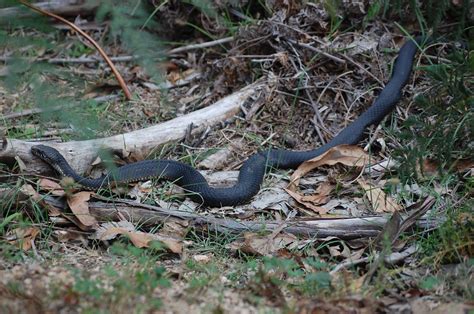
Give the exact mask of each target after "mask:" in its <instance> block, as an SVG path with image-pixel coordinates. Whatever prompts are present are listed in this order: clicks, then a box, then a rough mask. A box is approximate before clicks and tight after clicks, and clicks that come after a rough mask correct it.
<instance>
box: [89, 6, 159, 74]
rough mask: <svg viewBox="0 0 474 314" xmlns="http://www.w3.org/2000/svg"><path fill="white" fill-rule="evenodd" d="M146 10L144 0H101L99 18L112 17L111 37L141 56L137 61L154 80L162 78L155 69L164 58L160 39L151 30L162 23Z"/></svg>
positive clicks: (98, 19) (110, 18)
mask: <svg viewBox="0 0 474 314" xmlns="http://www.w3.org/2000/svg"><path fill="white" fill-rule="evenodd" d="M147 9H148V7H147V6H146V4H144V3H143V2H137V1H131V0H129V1H116V0H107V1H101V2H100V6H99V8H98V9H97V12H96V20H97V21H98V22H103V21H104V20H105V19H107V20H110V34H111V37H110V38H109V40H114V41H118V42H120V43H121V45H122V46H123V47H124V48H126V49H127V50H128V51H129V52H130V53H131V54H133V55H135V56H137V57H138V63H139V64H140V65H141V66H142V67H143V69H144V70H145V71H146V72H147V74H148V75H150V77H151V78H152V79H154V80H155V81H161V80H162V75H161V73H160V72H158V71H157V70H154V69H156V68H157V67H156V63H157V61H158V60H159V59H163V58H164V54H163V53H162V52H163V51H164V47H163V45H162V44H161V42H160V40H159V39H158V38H156V36H154V35H153V34H152V33H150V32H149V31H148V30H153V29H157V28H158V27H159V25H158V23H157V22H156V21H154V20H152V19H150V18H149V17H150V14H149V10H147ZM160 52H161V53H160Z"/></svg>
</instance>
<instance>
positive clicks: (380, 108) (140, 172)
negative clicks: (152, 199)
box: [31, 38, 422, 206]
mask: <svg viewBox="0 0 474 314" xmlns="http://www.w3.org/2000/svg"><path fill="white" fill-rule="evenodd" d="M421 40H422V39H421V38H416V39H415V41H416V42H421ZM415 41H413V40H409V41H407V42H406V43H405V44H404V45H403V47H402V48H401V49H400V51H399V53H398V57H397V60H396V61H395V64H394V67H393V73H392V77H391V78H390V81H389V82H388V83H387V85H386V86H385V88H384V89H383V90H382V92H381V93H380V95H379V96H378V97H377V99H376V100H375V102H374V103H373V104H372V105H371V106H370V107H369V108H368V109H367V111H365V112H364V113H363V114H361V115H360V117H358V118H357V119H356V120H355V121H354V122H352V123H351V124H349V125H348V126H347V127H346V128H345V129H343V130H342V131H341V132H340V133H339V134H338V135H337V136H335V137H334V138H333V139H332V140H331V141H330V142H328V143H327V144H325V145H323V146H321V147H319V148H317V149H314V150H309V151H289V150H282V149H269V150H267V151H262V152H258V153H256V154H254V155H252V156H251V157H250V158H249V159H247V160H246V161H245V162H244V164H243V165H242V168H241V169H240V173H239V178H238V182H237V183H236V184H235V185H234V186H231V187H228V188H215V187H210V186H209V184H208V183H207V181H206V179H205V178H204V177H203V176H202V175H201V174H200V173H199V171H197V170H196V169H194V168H193V167H191V166H189V165H187V164H184V163H181V162H177V161H173V160H145V161H141V162H137V163H133V164H128V165H125V166H122V167H120V168H117V169H116V170H115V171H114V172H113V173H109V174H107V175H105V176H103V177H101V178H97V179H89V178H84V177H81V176H80V175H78V174H77V173H76V172H75V171H74V170H73V169H72V168H71V167H70V166H69V164H68V163H67V161H66V160H65V159H64V157H63V156H62V155H61V154H60V153H59V152H58V151H57V150H55V149H54V148H52V147H48V146H45V145H37V146H33V147H32V149H31V151H32V153H33V154H34V155H35V156H37V157H39V158H41V159H42V160H43V161H45V162H46V163H48V164H49V165H50V166H52V167H53V168H54V169H55V170H56V171H58V172H59V174H60V175H62V176H68V177H71V178H73V179H74V180H75V181H76V182H78V183H79V184H81V185H83V186H84V187H86V188H89V189H99V188H101V187H106V186H107V185H108V184H109V183H110V182H112V181H113V182H133V181H140V180H146V179H150V178H159V179H163V180H169V181H172V182H174V183H176V184H178V185H180V186H181V187H183V188H184V189H186V190H188V191H190V192H191V194H190V197H191V199H193V200H194V201H196V202H199V203H202V204H204V205H207V206H230V205H238V204H242V203H245V202H247V201H249V200H250V199H251V198H252V196H254V195H255V194H257V192H258V191H259V190H260V185H261V184H262V181H263V177H264V175H265V172H266V169H267V168H269V167H272V168H279V169H294V168H296V167H298V166H299V165H300V164H301V163H302V162H304V161H306V160H309V159H311V158H314V157H317V156H319V155H321V154H322V153H324V152H326V151H327V150H328V149H330V148H332V147H334V146H337V145H341V144H357V143H358V142H359V141H360V140H361V139H362V138H363V137H364V133H365V131H366V129H367V127H368V126H370V125H377V124H379V123H380V121H381V120H382V119H383V118H384V117H385V116H386V115H387V114H388V113H389V112H390V111H392V110H393V109H394V108H395V105H396V104H397V102H398V101H399V100H400V98H401V91H402V88H403V87H404V86H405V84H406V83H407V81H408V79H409V77H410V73H411V68H412V65H413V58H414V56H415V53H416V51H417V43H416V42H415Z"/></svg>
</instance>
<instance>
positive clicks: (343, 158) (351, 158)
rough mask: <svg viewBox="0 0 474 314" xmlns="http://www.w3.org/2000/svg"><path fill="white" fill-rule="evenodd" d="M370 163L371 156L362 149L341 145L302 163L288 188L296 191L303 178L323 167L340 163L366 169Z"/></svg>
mask: <svg viewBox="0 0 474 314" xmlns="http://www.w3.org/2000/svg"><path fill="white" fill-rule="evenodd" d="M368 162H369V155H368V154H367V152H365V151H364V150H363V149H362V148H360V147H358V146H354V145H339V146H336V147H333V148H331V149H330V150H328V151H327V152H325V153H324V154H322V155H320V156H318V157H316V158H313V159H310V160H307V161H305V162H304V163H302V164H301V165H300V166H299V167H298V169H296V170H295V172H294V173H293V175H292V176H291V183H290V184H289V185H288V188H289V189H290V190H292V191H295V190H296V187H297V186H298V184H299V180H300V179H301V177H302V176H304V175H305V174H306V173H308V172H310V171H311V170H313V169H315V168H317V167H320V166H323V165H328V166H333V165H335V164H338V163H340V164H343V165H346V166H354V167H365V166H366V165H367V164H368Z"/></svg>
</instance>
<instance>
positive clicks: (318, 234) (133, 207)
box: [44, 196, 387, 239]
mask: <svg viewBox="0 0 474 314" xmlns="http://www.w3.org/2000/svg"><path fill="white" fill-rule="evenodd" d="M94 198H100V197H94ZM44 200H45V201H46V202H47V203H48V204H49V205H51V206H54V207H56V208H59V209H61V210H63V209H64V208H66V204H65V202H64V201H61V200H60V199H58V198H54V197H51V196H46V197H45V198H44ZM88 205H89V213H90V214H91V215H92V216H94V217H95V219H97V221H102V222H103V221H119V220H123V218H124V217H125V218H126V219H127V220H128V221H132V222H133V223H134V224H137V225H143V226H156V225H159V224H162V223H164V222H166V221H169V220H170V219H178V220H182V221H185V222H186V223H187V225H188V226H189V227H192V228H194V229H195V230H197V231H203V232H207V231H216V232H223V233H234V234H235V233H236V234H240V233H243V232H261V231H262V230H266V231H268V232H273V231H275V230H277V229H281V228H282V221H280V220H278V221H276V220H268V221H238V220H234V219H230V218H216V217H214V216H204V215H200V214H197V213H193V212H187V211H178V210H168V209H163V208H161V207H158V206H152V205H147V204H140V203H137V202H134V201H128V200H117V199H114V200H113V202H103V201H90V202H89V203H88ZM386 221H387V217H385V216H372V217H364V218H336V219H304V220H288V221H285V222H284V223H285V227H284V228H283V229H282V231H285V232H288V233H291V234H294V235H298V236H303V237H309V238H327V237H338V238H340V239H355V238H368V237H375V236H377V235H378V234H379V232H380V230H382V228H383V226H384V225H385V223H386Z"/></svg>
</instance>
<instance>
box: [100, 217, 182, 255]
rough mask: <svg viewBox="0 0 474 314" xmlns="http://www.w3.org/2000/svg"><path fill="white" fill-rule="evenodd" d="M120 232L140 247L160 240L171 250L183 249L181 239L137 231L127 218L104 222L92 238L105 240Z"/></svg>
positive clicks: (174, 251) (114, 236)
mask: <svg viewBox="0 0 474 314" xmlns="http://www.w3.org/2000/svg"><path fill="white" fill-rule="evenodd" d="M120 234H122V235H126V236H127V237H128V238H129V239H130V241H131V242H132V243H133V245H135V246H136V247H139V248H142V247H149V245H150V242H151V241H160V242H162V243H163V244H164V245H165V246H166V247H167V248H168V249H169V251H170V252H173V253H177V254H179V253H181V252H182V251H183V244H182V240H181V239H175V238H173V237H171V236H162V235H159V234H152V233H146V232H141V231H136V230H135V226H134V225H133V224H132V223H131V222H129V221H125V220H122V221H119V222H107V223H104V224H102V225H101V226H100V227H99V228H98V229H97V231H96V232H95V234H94V235H93V236H92V237H91V238H93V239H99V240H102V241H105V240H112V239H114V238H116V237H117V235H120Z"/></svg>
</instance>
